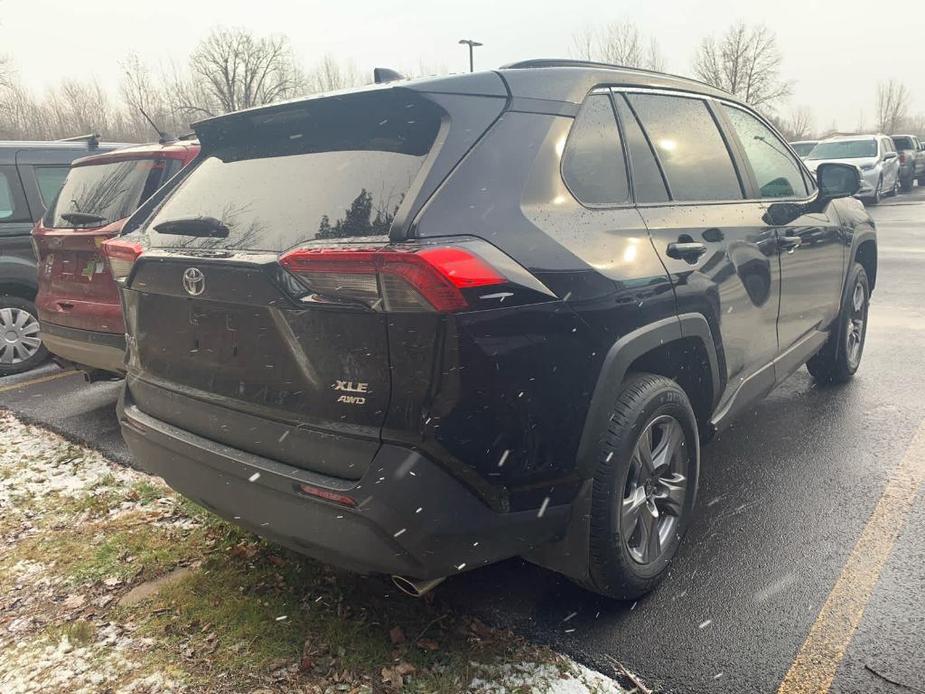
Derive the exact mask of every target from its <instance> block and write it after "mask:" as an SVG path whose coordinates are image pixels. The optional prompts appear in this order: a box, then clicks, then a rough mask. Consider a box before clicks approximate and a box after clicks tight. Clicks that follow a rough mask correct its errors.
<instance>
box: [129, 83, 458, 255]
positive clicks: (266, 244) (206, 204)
mask: <svg viewBox="0 0 925 694" xmlns="http://www.w3.org/2000/svg"><path fill="white" fill-rule="evenodd" d="M442 114H443V111H442V110H441V109H439V108H438V107H437V106H435V105H434V104H433V103H432V102H430V101H427V100H425V99H423V98H421V97H419V96H416V95H415V94H414V93H413V92H408V91H407V90H385V91H374V92H369V93H360V94H352V95H347V96H346V97H342V98H339V97H329V98H326V99H319V100H312V101H309V102H303V103H301V104H293V105H292V106H291V108H289V110H288V111H286V110H270V111H266V112H261V111H255V112H254V113H253V114H251V115H248V114H238V115H237V116H234V117H232V119H230V121H229V122H228V123H227V124H223V123H222V122H221V121H215V122H214V123H213V124H212V125H209V124H206V128H205V129H204V130H203V132H202V136H203V145H204V149H203V153H202V155H201V161H200V163H199V164H198V165H197V166H196V168H195V169H194V170H192V171H191V172H189V174H188V176H187V177H186V178H185V179H184V180H183V181H182V182H181V183H180V184H179V185H178V187H177V189H176V190H175V191H173V192H172V193H171V195H170V197H169V198H168V199H167V201H166V202H165V203H164V204H163V206H162V207H161V209H160V210H158V211H157V213H156V214H155V216H154V218H153V219H151V220H150V222H149V224H148V225H147V228H148V231H149V233H148V239H149V243H150V244H151V245H153V246H161V247H192V248H233V249H241V250H258V251H274V252H278V251H282V250H285V249H287V248H291V247H292V246H294V245H296V244H298V243H300V242H304V241H307V240H314V239H325V238H330V239H334V238H348V237H361V236H376V235H383V234H387V233H388V231H389V227H390V226H391V223H392V220H393V219H394V218H395V214H396V211H397V210H398V208H399V206H400V205H401V203H402V200H403V199H404V197H405V195H406V194H407V193H408V191H409V189H410V188H411V186H412V184H413V183H414V180H415V177H416V176H417V175H418V172H419V171H420V169H421V166H422V164H423V162H424V159H425V158H426V156H427V154H428V153H429V151H430V149H431V147H432V145H433V143H434V140H435V138H436V136H437V132H438V131H439V129H440V123H441V115H442ZM209 127H212V128H215V132H209V131H208V128H209ZM199 218H211V219H212V220H218V221H219V222H220V223H221V225H222V226H223V227H224V228H226V229H227V234H226V233H225V232H224V230H222V231H221V232H220V233H219V234H218V236H219V237H218V238H216V234H206V235H205V236H207V238H203V233H202V231H201V228H202V227H201V226H200V227H197V226H196V224H195V220H196V219H199ZM178 220H179V222H178ZM183 220H194V223H193V224H191V225H189V226H190V229H189V233H186V231H185V230H183ZM164 222H172V223H173V224H171V225H169V228H170V232H171V233H165V232H164V230H163V228H162V230H161V231H158V230H157V228H158V226H159V225H161V224H163V223H164ZM177 229H180V230H181V231H180V232H179V233H176V232H177Z"/></svg>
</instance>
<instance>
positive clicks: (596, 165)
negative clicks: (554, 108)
mask: <svg viewBox="0 0 925 694" xmlns="http://www.w3.org/2000/svg"><path fill="white" fill-rule="evenodd" d="M562 176H563V178H564V179H565V183H566V185H567V186H568V187H569V190H570V191H572V195H574V196H575V197H576V198H577V199H578V200H579V201H581V202H583V203H585V204H589V205H607V204H611V205H612V204H620V203H625V202H627V201H629V197H630V195H629V183H628V182H627V177H626V162H625V161H624V158H623V145H622V143H621V141H620V131H619V129H618V128H617V121H616V118H615V117H614V112H613V107H612V106H611V104H610V97H609V96H608V95H607V94H592V95H591V96H589V97H588V99H587V100H586V101H585V103H584V105H583V106H582V107H581V111H580V112H579V113H578V117H577V118H576V119H575V123H574V124H573V125H572V131H571V133H570V134H569V139H568V144H567V145H566V147H565V152H564V154H563V156H562Z"/></svg>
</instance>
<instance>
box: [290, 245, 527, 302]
mask: <svg viewBox="0 0 925 694" xmlns="http://www.w3.org/2000/svg"><path fill="white" fill-rule="evenodd" d="M279 262H280V264H281V265H282V266H283V267H284V268H285V269H286V270H288V271H289V272H291V273H292V274H294V275H295V276H296V277H297V278H298V279H299V281H300V282H301V284H303V285H304V286H305V287H306V288H307V289H308V290H309V292H310V294H309V296H310V297H311V298H312V299H313V300H315V301H321V302H325V301H328V302H347V303H361V304H363V305H365V306H368V307H371V308H378V307H380V305H381V307H382V308H383V309H384V310H386V311H440V312H444V313H449V312H453V311H463V310H466V309H468V308H470V306H471V304H470V301H469V300H468V299H467V297H466V295H465V293H464V290H466V289H471V288H477V287H486V286H492V285H504V284H507V283H508V282H509V280H508V279H507V278H506V277H505V276H504V275H502V274H501V273H500V272H498V271H497V270H496V269H495V268H494V267H492V266H491V265H489V264H488V263H487V262H486V261H485V260H483V259H482V258H480V257H479V256H477V255H475V254H474V253H471V252H470V251H468V250H465V249H463V248H458V247H454V246H430V247H424V248H421V249H420V250H402V249H395V248H384V249H355V248H353V249H347V248H344V249H339V248H318V249H310V248H300V249H296V250H293V251H289V252H288V253H284V254H283V255H282V256H281V257H280V259H279Z"/></svg>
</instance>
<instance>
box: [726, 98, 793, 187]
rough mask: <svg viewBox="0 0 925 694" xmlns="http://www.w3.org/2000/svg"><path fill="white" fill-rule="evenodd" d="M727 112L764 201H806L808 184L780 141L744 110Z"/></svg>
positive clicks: (731, 108) (729, 109) (727, 108)
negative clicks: (800, 198) (780, 199)
mask: <svg viewBox="0 0 925 694" xmlns="http://www.w3.org/2000/svg"><path fill="white" fill-rule="evenodd" d="M723 110H724V111H725V112H726V115H727V116H728V117H729V120H730V121H731V122H732V127H733V128H734V129H735V131H736V134H737V135H738V136H739V141H740V142H741V143H742V147H743V148H744V149H745V156H746V158H747V159H748V163H749V164H751V167H752V172H753V173H754V174H755V180H756V181H757V183H758V192H759V195H760V197H762V198H791V197H805V196H806V194H807V193H806V184H805V182H804V181H803V174H802V172H801V170H800V166H799V164H797V162H796V160H795V159H794V158H793V156H792V155H791V154H790V151H789V150H788V149H787V146H786V145H785V144H784V143H783V142H781V140H780V138H778V137H777V135H775V134H774V133H773V132H772V131H771V129H770V128H768V127H767V126H766V125H765V124H764V123H762V122H761V121H760V120H758V119H757V118H755V117H754V116H752V115H751V114H750V113H746V112H745V111H743V110H742V109H739V108H735V107H732V106H725V105H724V106H723Z"/></svg>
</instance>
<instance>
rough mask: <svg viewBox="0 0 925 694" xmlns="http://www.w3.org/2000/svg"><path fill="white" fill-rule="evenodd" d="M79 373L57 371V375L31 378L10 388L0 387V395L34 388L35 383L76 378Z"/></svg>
mask: <svg viewBox="0 0 925 694" xmlns="http://www.w3.org/2000/svg"><path fill="white" fill-rule="evenodd" d="M79 374H80V371H59V372H58V373H54V374H49V375H47V376H40V377H39V378H33V379H32V380H30V381H22V382H20V383H14V384H13V385H10V386H0V393H5V392H7V391H8V390H19V389H20V388H28V387H29V386H34V385H36V384H37V383H46V382H48V381H54V380H55V379H58V378H64V377H65V376H76V375H79Z"/></svg>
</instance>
